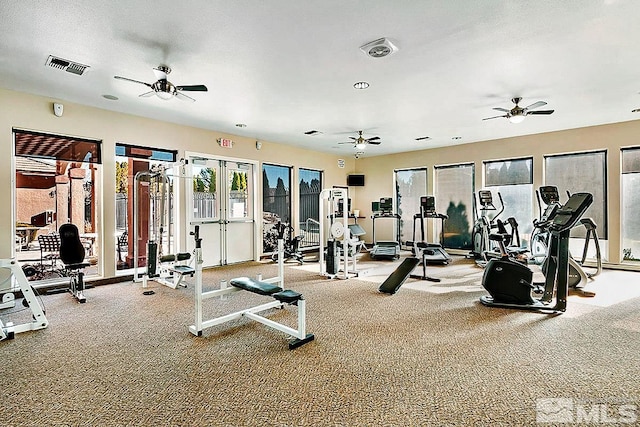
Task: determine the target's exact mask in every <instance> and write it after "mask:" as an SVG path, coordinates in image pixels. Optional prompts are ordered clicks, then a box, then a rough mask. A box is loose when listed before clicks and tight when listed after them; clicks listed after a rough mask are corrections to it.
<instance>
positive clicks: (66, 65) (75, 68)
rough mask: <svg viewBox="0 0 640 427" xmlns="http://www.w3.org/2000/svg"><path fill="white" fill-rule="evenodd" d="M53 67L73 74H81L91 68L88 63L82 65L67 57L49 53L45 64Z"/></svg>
mask: <svg viewBox="0 0 640 427" xmlns="http://www.w3.org/2000/svg"><path fill="white" fill-rule="evenodd" d="M45 65H47V66H49V67H51V68H57V69H58V70H63V71H67V72H69V73H72V74H77V75H79V76H81V75H82V74H83V73H84V71H85V70H86V69H87V68H89V66H88V65H82V64H79V63H77V62H73V61H68V60H66V59H62V58H58V57H56V56H53V55H49V57H48V58H47V63H46V64H45Z"/></svg>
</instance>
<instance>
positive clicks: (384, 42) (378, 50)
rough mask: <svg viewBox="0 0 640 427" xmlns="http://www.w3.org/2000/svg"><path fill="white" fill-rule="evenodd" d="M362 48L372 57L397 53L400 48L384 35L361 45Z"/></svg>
mask: <svg viewBox="0 0 640 427" xmlns="http://www.w3.org/2000/svg"><path fill="white" fill-rule="evenodd" d="M360 50H361V51H363V52H364V53H365V54H366V55H368V56H370V57H372V58H384V57H385V56H389V55H391V54H393V53H395V52H396V51H397V50H398V48H397V47H396V45H394V44H393V43H392V42H391V41H390V40H389V39H387V38H385V37H383V38H381V39H378V40H374V41H372V42H370V43H367V44H365V45H363V46H360Z"/></svg>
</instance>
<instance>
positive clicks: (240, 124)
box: [236, 123, 247, 128]
mask: <svg viewBox="0 0 640 427" xmlns="http://www.w3.org/2000/svg"><path fill="white" fill-rule="evenodd" d="M236 127H237V128H246V127H247V125H245V124H244V123H236Z"/></svg>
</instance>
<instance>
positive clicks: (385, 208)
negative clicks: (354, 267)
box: [369, 197, 400, 259]
mask: <svg viewBox="0 0 640 427" xmlns="http://www.w3.org/2000/svg"><path fill="white" fill-rule="evenodd" d="M376 204H377V205H378V208H379V210H380V211H379V212H376V213H374V214H373V215H372V216H371V219H372V221H373V247H372V248H371V249H370V250H369V256H371V259H398V258H400V242H399V241H397V240H387V241H383V240H381V241H378V240H376V220H379V219H381V218H387V219H388V218H391V219H395V220H396V222H399V221H400V215H398V214H394V213H393V201H392V199H391V197H383V198H381V199H380V202H379V203H378V202H373V206H374V207H375V205H376ZM374 212H375V209H374ZM396 225H397V224H396ZM396 230H397V227H396Z"/></svg>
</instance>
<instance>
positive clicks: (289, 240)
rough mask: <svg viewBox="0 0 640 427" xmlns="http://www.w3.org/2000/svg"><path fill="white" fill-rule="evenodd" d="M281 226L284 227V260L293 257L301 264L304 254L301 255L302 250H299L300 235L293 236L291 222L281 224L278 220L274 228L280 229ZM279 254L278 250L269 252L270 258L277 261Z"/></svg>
mask: <svg viewBox="0 0 640 427" xmlns="http://www.w3.org/2000/svg"><path fill="white" fill-rule="evenodd" d="M281 227H284V228H285V233H284V234H285V235H284V249H283V255H282V256H283V257H284V261H285V262H286V261H289V260H290V259H293V260H295V261H298V263H299V264H302V263H303V259H304V255H302V252H301V251H300V242H301V241H302V235H301V234H299V235H297V236H294V235H293V232H294V229H293V227H292V226H291V224H282V223H281V222H278V224H277V225H276V228H277V229H278V230H280V229H281ZM279 256H280V252H279V251H276V252H274V253H273V254H271V260H272V261H273V262H278V257H279Z"/></svg>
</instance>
